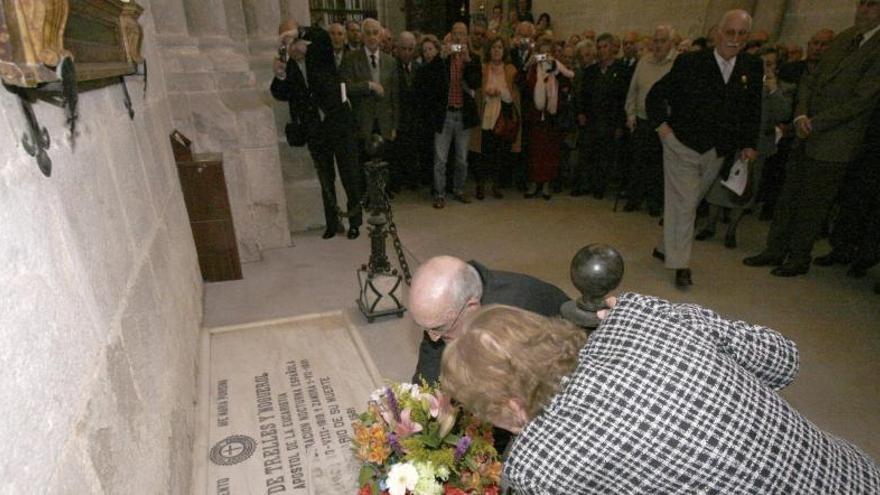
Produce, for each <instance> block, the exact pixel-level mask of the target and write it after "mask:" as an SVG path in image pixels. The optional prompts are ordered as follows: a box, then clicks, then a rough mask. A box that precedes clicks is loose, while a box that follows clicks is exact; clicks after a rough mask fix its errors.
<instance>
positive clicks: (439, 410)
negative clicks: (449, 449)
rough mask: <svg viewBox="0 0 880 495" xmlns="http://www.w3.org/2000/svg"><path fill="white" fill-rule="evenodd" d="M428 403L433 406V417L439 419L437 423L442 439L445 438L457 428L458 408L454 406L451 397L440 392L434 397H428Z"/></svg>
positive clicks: (431, 410)
mask: <svg viewBox="0 0 880 495" xmlns="http://www.w3.org/2000/svg"><path fill="white" fill-rule="evenodd" d="M428 402H429V404H430V406H431V409H430V412H431V417H432V418H437V422H438V423H439V424H440V432H439V434H440V438H443V437H445V436H446V435H448V434H449V432H450V431H452V427H453V426H455V416H456V410H457V408H456V407H454V406H453V405H452V400H451V399H450V397H448V396H446V395H445V394H443V392H441V391H439V390H438V391H437V392H435V394H434V395H428Z"/></svg>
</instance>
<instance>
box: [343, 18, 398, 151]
mask: <svg viewBox="0 0 880 495" xmlns="http://www.w3.org/2000/svg"><path fill="white" fill-rule="evenodd" d="M362 31H363V42H364V46H363V48H359V49H356V50H352V51H350V52H348V53H346V54H345V58H344V59H343V60H342V65H341V66H340V68H339V72H340V75H341V76H342V79H343V80H344V81H345V85H346V87H347V91H348V96H349V97H350V98H351V103H352V106H353V108H354V113H355V116H356V119H357V126H358V128H357V135H358V139H359V140H360V142H361V150H363V149H364V148H363V144H364V143H366V141H367V139H369V138H370V136H372V135H373V134H374V133H376V134H381V135H382V138H384V139H385V140H386V141H394V139H395V138H396V137H397V123H398V120H399V112H400V110H399V101H398V100H399V96H398V93H399V91H400V83H399V79H398V77H399V76H398V71H397V62H396V61H395V60H394V58H393V57H392V56H391V55H388V54H387V53H384V52H382V50H380V46H381V37H382V36H383V35H382V25H381V24H379V21H377V20H375V19H366V20H365V21H364V23H363V29H362Z"/></svg>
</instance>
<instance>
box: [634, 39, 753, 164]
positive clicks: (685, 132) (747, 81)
mask: <svg viewBox="0 0 880 495" xmlns="http://www.w3.org/2000/svg"><path fill="white" fill-rule="evenodd" d="M763 77H764V66H763V63H762V62H761V59H760V58H758V57H755V56H752V55H749V54H748V53H740V54H739V55H738V56H737V57H736V64H735V65H734V67H733V72H732V74H731V75H730V79H729V80H728V82H727V84H725V83H724V77H723V76H722V75H721V69H719V68H718V62H716V60H715V51H714V50H701V51H699V52H691V53H683V54H681V55H679V56H678V58H676V59H675V63H674V64H673V66H672V70H670V71H669V73H668V74H666V76H664V77H663V78H662V79H660V81H658V82H657V84H655V85H654V86H653V87H652V88H651V91H650V92H648V99H647V101H646V110H647V112H648V119H649V120H650V121H651V125H652V126H653V127H654V128H657V127H659V126H660V124H662V123H663V122H666V123H668V124H669V126H670V127H672V130H673V131H674V132H675V136H676V138H678V140H679V141H681V142H682V143H683V144H684V145H685V146H687V147H689V148H691V149H693V150H694V151H696V152H699V153H705V152H706V151H709V150H710V149H712V148H715V151H716V152H717V153H718V155H719V156H725V157H729V156H732V155H733V154H735V153H736V152H737V151H739V150H741V149H743V148H753V149H757V144H758V133H759V127H760V124H761V94H762V93H761V92H762V89H763V86H764V82H763Z"/></svg>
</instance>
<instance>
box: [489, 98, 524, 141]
mask: <svg viewBox="0 0 880 495" xmlns="http://www.w3.org/2000/svg"><path fill="white" fill-rule="evenodd" d="M492 132H493V133H495V135H496V136H498V138H499V139H501V140H502V141H505V142H508V143H512V142H514V141H516V136H517V134H519V112H517V111H516V107H515V106H513V104H512V103H504V102H502V103H501V113H500V114H499V115H498V120H496V121H495V127H493V128H492Z"/></svg>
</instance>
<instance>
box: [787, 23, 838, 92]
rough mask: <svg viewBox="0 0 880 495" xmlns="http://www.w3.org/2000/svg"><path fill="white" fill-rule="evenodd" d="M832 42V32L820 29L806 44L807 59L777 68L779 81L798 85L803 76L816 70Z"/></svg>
mask: <svg viewBox="0 0 880 495" xmlns="http://www.w3.org/2000/svg"><path fill="white" fill-rule="evenodd" d="M833 40H834V31H833V30H831V29H820V30H819V31H817V32H816V34H814V35H813V37H812V38H810V41H809V42H808V43H807V58H806V59H805V60H795V61H793V62H789V63H787V64H783V65H782V67H780V68H779V79H780V80H782V81H785V82H787V83H790V84H799V83H800V82H801V78H803V76H804V74H809V73H811V72H813V71H814V70H815V69H816V67H817V66H818V65H819V60H820V59H821V58H822V54H823V53H825V51H826V50H828V47H829V46H831V42H832V41H833Z"/></svg>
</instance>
